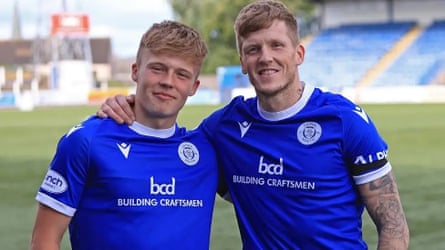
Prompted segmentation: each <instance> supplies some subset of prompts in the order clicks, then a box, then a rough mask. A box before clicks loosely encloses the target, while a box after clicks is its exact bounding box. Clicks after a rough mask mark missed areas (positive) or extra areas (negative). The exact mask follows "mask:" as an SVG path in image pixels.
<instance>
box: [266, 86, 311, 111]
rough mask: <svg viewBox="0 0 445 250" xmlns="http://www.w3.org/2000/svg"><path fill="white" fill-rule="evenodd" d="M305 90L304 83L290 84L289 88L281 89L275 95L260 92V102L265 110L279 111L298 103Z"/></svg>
mask: <svg viewBox="0 0 445 250" xmlns="http://www.w3.org/2000/svg"><path fill="white" fill-rule="evenodd" d="M303 91H304V83H303V82H298V84H293V85H290V86H289V88H287V89H283V90H281V91H279V92H278V93H277V94H275V95H261V94H258V102H259V105H260V107H261V109H263V110H264V111H267V112H279V111H282V110H285V109H287V108H289V107H290V106H292V105H294V104H295V103H297V102H298V101H299V100H300V99H301V96H302V95H303Z"/></svg>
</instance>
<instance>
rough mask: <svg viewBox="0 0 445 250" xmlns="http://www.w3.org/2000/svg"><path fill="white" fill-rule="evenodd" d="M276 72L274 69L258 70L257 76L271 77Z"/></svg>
mask: <svg viewBox="0 0 445 250" xmlns="http://www.w3.org/2000/svg"><path fill="white" fill-rule="evenodd" d="M277 72H278V70H275V69H262V70H260V71H259V75H266V76H267V75H272V74H275V73H277Z"/></svg>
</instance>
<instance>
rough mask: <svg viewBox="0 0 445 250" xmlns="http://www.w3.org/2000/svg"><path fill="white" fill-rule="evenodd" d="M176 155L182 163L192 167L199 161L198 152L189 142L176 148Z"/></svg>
mask: <svg viewBox="0 0 445 250" xmlns="http://www.w3.org/2000/svg"><path fill="white" fill-rule="evenodd" d="M178 155H179V158H181V160H182V162H184V163H185V164H187V165H189V166H193V165H195V164H196V163H198V161H199V151H198V149H197V148H196V146H195V145H193V144H192V143H190V142H183V143H181V144H180V145H179V147H178Z"/></svg>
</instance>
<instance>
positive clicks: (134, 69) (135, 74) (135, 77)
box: [131, 63, 138, 83]
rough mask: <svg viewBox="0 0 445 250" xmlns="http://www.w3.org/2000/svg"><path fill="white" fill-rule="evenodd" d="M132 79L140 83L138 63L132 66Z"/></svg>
mask: <svg viewBox="0 0 445 250" xmlns="http://www.w3.org/2000/svg"><path fill="white" fill-rule="evenodd" d="M131 79H132V80H133V81H134V82H136V83H137V82H138V66H137V64H136V63H133V64H131Z"/></svg>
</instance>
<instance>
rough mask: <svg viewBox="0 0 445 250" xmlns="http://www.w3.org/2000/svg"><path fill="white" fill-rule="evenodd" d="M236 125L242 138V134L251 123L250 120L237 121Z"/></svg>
mask: <svg viewBox="0 0 445 250" xmlns="http://www.w3.org/2000/svg"><path fill="white" fill-rule="evenodd" d="M238 125H239V129H240V131H241V138H243V137H244V135H245V134H246V133H247V131H248V130H249V128H250V125H252V123H251V122H247V121H243V122H238Z"/></svg>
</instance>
